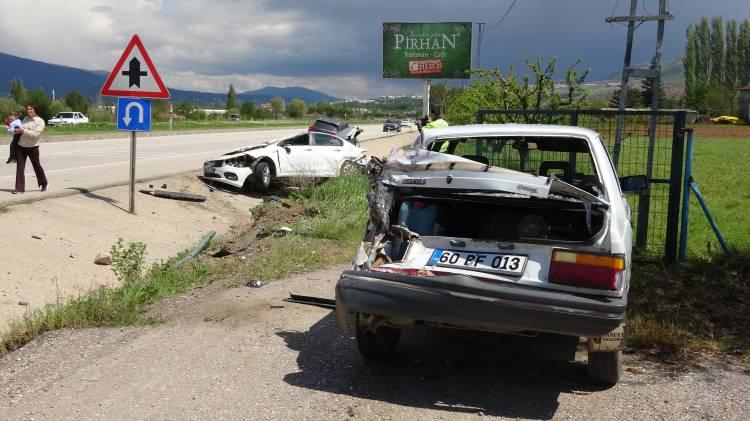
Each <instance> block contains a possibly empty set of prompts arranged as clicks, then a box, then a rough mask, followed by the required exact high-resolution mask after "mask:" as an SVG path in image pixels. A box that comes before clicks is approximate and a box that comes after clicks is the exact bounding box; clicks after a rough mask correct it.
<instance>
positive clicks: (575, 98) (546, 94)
mask: <svg viewBox="0 0 750 421" xmlns="http://www.w3.org/2000/svg"><path fill="white" fill-rule="evenodd" d="M526 65H527V66H528V68H529V70H530V71H531V73H532V76H531V77H529V76H528V75H527V76H524V77H523V79H522V80H519V76H518V75H517V74H516V72H515V70H514V68H513V67H512V66H511V67H510V69H509V71H508V73H507V74H503V73H502V71H500V70H499V69H497V68H496V69H495V70H475V71H472V73H473V74H475V75H477V78H476V79H474V82H472V84H471V85H470V86H469V87H468V88H466V89H465V90H462V91H460V92H459V94H458V95H457V96H456V97H455V98H454V99H452V100H451V101H450V102H448V103H447V104H446V112H445V114H446V119H448V121H450V122H451V124H467V123H473V122H475V121H476V115H477V111H478V110H480V109H483V108H492V109H505V110H511V109H541V108H545V109H552V110H554V109H563V108H580V107H581V106H582V105H583V104H584V103H585V102H586V92H585V91H584V90H583V89H582V83H583V81H584V80H585V78H586V76H587V75H588V70H585V71H584V72H583V73H582V74H581V75H579V74H578V71H577V70H576V69H575V67H576V66H577V65H578V63H577V62H576V63H575V64H573V65H572V66H570V68H568V70H567V71H566V82H565V83H566V84H567V86H568V87H569V88H570V89H569V90H566V91H565V93H564V95H560V92H559V90H557V89H556V86H555V85H556V84H557V83H556V82H555V80H554V79H553V76H554V74H555V71H556V68H557V60H556V59H554V58H553V59H552V60H550V62H549V63H548V64H547V65H546V66H542V64H541V59H540V58H537V59H536V60H535V61H533V62H531V61H529V60H526ZM532 78H533V79H532ZM541 118H542V117H541V116H538V115H525V116H524V119H525V122H527V123H532V122H538V121H539V120H540V119H541ZM498 122H505V117H502V116H501V117H498Z"/></svg>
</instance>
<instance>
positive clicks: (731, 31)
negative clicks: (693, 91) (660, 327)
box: [724, 19, 739, 88]
mask: <svg viewBox="0 0 750 421" xmlns="http://www.w3.org/2000/svg"><path fill="white" fill-rule="evenodd" d="M726 36H727V38H726V54H725V64H724V81H725V82H726V84H727V86H730V87H732V88H734V87H737V80H738V78H737V70H738V67H737V66H738V65H739V56H738V53H739V50H738V45H737V37H738V34H737V21H736V20H734V19H731V20H730V21H728V22H727V35H726Z"/></svg>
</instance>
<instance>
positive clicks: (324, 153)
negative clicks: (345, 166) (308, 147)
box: [310, 132, 344, 177]
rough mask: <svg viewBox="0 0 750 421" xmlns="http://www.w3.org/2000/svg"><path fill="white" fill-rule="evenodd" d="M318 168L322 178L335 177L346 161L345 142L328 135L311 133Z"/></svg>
mask: <svg viewBox="0 0 750 421" xmlns="http://www.w3.org/2000/svg"><path fill="white" fill-rule="evenodd" d="M310 137H311V138H312V142H311V143H312V148H313V155H314V158H313V159H314V161H315V167H316V174H317V175H318V176H320V177H335V176H336V175H337V174H338V172H339V167H341V163H342V162H343V160H344V141H343V140H341V139H340V138H338V137H336V136H332V135H329V134H326V133H317V132H314V133H310Z"/></svg>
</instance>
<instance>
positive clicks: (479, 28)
mask: <svg viewBox="0 0 750 421" xmlns="http://www.w3.org/2000/svg"><path fill="white" fill-rule="evenodd" d="M483 30H484V22H477V31H478V33H477V70H480V69H481V68H482V32H483Z"/></svg>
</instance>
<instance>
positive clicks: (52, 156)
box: [0, 125, 384, 205]
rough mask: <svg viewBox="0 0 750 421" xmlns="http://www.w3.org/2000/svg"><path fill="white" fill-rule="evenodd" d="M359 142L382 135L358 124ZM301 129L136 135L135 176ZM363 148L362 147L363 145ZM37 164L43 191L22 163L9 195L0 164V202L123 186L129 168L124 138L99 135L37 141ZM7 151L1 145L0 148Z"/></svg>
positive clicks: (167, 171)
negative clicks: (22, 173)
mask: <svg viewBox="0 0 750 421" xmlns="http://www.w3.org/2000/svg"><path fill="white" fill-rule="evenodd" d="M361 127H362V128H363V129H364V132H363V133H362V134H361V135H360V136H359V139H360V140H362V141H367V140H370V139H374V138H379V137H383V135H384V133H383V132H382V127H381V126H380V125H365V126H361ZM301 130H304V128H301V127H300V128H289V129H274V130H260V131H258V130H255V131H246V132H228V133H215V132H213V133H205V134H182V135H172V136H148V135H145V134H139V135H138V141H137V151H136V156H137V161H136V179H137V180H139V181H143V180H149V179H154V178H159V177H164V176H168V175H172V174H177V173H181V172H185V171H191V170H198V169H200V168H201V165H202V164H203V161H205V160H206V159H209V158H213V157H215V156H217V155H220V154H222V153H224V152H228V151H230V150H232V149H234V148H238V147H241V146H246V145H255V144H259V143H262V142H265V141H268V140H272V139H277V138H280V137H284V136H288V135H293V134H295V133H299V132H300V131H301ZM365 147H366V146H365ZM40 154H41V161H42V166H43V167H44V170H45V172H46V174H47V178H48V179H49V189H48V191H47V192H45V193H41V192H40V191H39V189H38V187H37V185H36V178H35V176H34V172H33V170H32V168H31V163H30V162H27V164H26V193H24V194H17V195H11V194H10V192H11V191H12V190H13V189H14V183H15V171H16V166H15V165H5V164H2V163H0V205H7V204H12V203H19V202H27V201H30V200H38V199H40V198H42V197H43V196H45V195H46V196H59V195H65V194H73V193H78V192H80V191H85V190H95V189H97V188H102V187H108V186H115V185H122V184H127V183H128V182H129V174H130V173H129V171H130V141H129V139H99V140H81V141H71V142H51V143H44V142H43V143H42V145H41V147H40ZM0 155H1V156H3V157H5V156H6V155H7V146H3V147H2V148H1V149H0Z"/></svg>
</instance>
